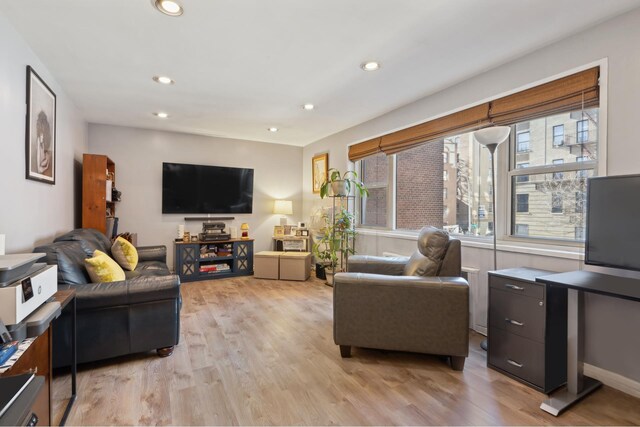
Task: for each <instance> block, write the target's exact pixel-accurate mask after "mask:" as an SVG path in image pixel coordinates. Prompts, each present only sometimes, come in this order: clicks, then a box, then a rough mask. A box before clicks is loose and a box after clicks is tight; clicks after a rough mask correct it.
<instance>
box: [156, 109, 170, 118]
mask: <svg viewBox="0 0 640 427" xmlns="http://www.w3.org/2000/svg"><path fill="white" fill-rule="evenodd" d="M153 115H154V116H156V117H158V118H160V119H166V118H167V117H169V114H168V113H164V112H162V111H159V112H157V113H153Z"/></svg>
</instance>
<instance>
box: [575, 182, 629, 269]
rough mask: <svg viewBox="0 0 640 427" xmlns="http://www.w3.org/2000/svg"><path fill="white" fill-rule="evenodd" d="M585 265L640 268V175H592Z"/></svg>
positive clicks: (588, 202) (588, 190)
mask: <svg viewBox="0 0 640 427" xmlns="http://www.w3.org/2000/svg"><path fill="white" fill-rule="evenodd" d="M586 228H587V230H586V231H587V234H586V242H585V264H590V265H599V266H603V267H614V268H623V269H627V270H640V175H621V176H605V177H596V178H590V179H589V181H588V186H587V227H586Z"/></svg>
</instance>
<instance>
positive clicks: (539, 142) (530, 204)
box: [509, 108, 599, 241]
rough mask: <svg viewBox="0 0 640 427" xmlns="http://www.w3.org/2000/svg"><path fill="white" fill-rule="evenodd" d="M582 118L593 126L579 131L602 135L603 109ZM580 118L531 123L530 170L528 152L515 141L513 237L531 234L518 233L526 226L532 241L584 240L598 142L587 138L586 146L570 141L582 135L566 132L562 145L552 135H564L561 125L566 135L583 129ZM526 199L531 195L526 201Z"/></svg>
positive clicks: (568, 115) (584, 113)
mask: <svg viewBox="0 0 640 427" xmlns="http://www.w3.org/2000/svg"><path fill="white" fill-rule="evenodd" d="M578 114H579V117H587V119H585V123H588V124H589V126H590V127H591V128H590V129H587V128H586V127H585V126H586V125H580V126H581V127H580V128H579V129H581V130H585V131H591V134H592V135H597V126H598V115H599V110H598V108H589V109H585V110H584V111H580V112H578ZM572 116H573V117H572ZM575 117H576V113H570V112H568V113H562V114H555V115H552V116H547V117H542V118H540V119H535V120H529V122H528V123H529V135H530V139H529V151H528V152H527V154H526V157H527V158H526V162H527V163H528V165H527V167H526V168H523V167H521V166H520V164H521V163H523V159H522V157H523V154H521V153H519V148H520V147H519V143H518V135H517V134H515V135H514V136H513V137H512V138H511V144H512V146H511V158H510V171H509V176H510V178H511V179H510V182H511V192H512V193H511V203H512V205H511V215H510V220H511V234H512V235H513V236H520V237H521V236H526V235H525V234H524V233H521V232H519V231H518V229H517V228H518V227H517V225H518V224H527V225H528V226H529V228H528V236H529V237H536V238H547V239H563V240H571V241H580V234H576V231H575V230H576V229H578V228H580V229H583V228H584V224H585V220H586V216H585V198H586V181H587V180H586V178H588V177H590V176H594V174H595V168H596V160H597V156H598V145H597V139H596V138H594V137H591V138H589V137H588V136H587V137H586V138H587V142H584V143H582V144H575V143H568V142H567V141H574V139H573V138H576V139H577V137H574V136H573V135H569V136H568V135H566V133H565V134H564V138H565V144H563V145H556V144H555V143H552V141H550V140H549V138H550V136H551V135H553V136H557V135H559V134H560V131H559V126H562V127H563V132H565V131H567V130H568V129H578V128H574V126H577V125H575V123H576V121H575ZM515 128H516V126H514V128H513V130H512V131H513V132H515ZM567 138H568V139H567ZM523 177H524V178H523ZM525 195H527V196H528V198H527V200H526V203H525V200H524V199H525V197H524V196H525ZM525 206H526V208H525Z"/></svg>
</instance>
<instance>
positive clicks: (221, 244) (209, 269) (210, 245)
mask: <svg viewBox="0 0 640 427" xmlns="http://www.w3.org/2000/svg"><path fill="white" fill-rule="evenodd" d="M206 254H210V255H208V256H207V255H206ZM218 254H220V255H218ZM173 260H174V261H173V262H174V270H175V272H176V274H177V275H178V276H180V280H181V281H182V282H195V281H198V280H210V279H220V278H224V277H236V276H250V275H252V274H253V240H252V239H250V240H242V239H230V240H219V241H216V242H203V241H191V242H175V256H174V258H173Z"/></svg>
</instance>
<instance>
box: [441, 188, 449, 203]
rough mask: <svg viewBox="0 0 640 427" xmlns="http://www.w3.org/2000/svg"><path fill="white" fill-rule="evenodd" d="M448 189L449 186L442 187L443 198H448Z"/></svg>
mask: <svg viewBox="0 0 640 427" xmlns="http://www.w3.org/2000/svg"><path fill="white" fill-rule="evenodd" d="M447 190H448V189H447V188H443V189H442V200H447V197H448V196H449V192H448V191H447Z"/></svg>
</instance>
